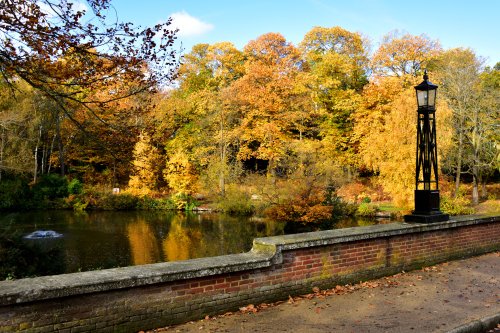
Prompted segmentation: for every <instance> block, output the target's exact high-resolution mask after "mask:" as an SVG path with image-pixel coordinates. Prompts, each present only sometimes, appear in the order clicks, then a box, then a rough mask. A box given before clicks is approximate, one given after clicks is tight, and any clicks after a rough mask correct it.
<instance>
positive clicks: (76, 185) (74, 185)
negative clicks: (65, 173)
mask: <svg viewBox="0 0 500 333" xmlns="http://www.w3.org/2000/svg"><path fill="white" fill-rule="evenodd" d="M82 191H83V184H82V182H80V181H79V180H78V179H76V178H73V179H72V180H71V181H70V182H69V183H68V193H69V194H80V193H82Z"/></svg>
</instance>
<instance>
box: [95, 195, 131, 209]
mask: <svg viewBox="0 0 500 333" xmlns="http://www.w3.org/2000/svg"><path fill="white" fill-rule="evenodd" d="M138 202H139V199H138V198H137V197H135V196H133V195H131V194H127V193H125V194H107V195H105V196H103V197H102V198H101V200H100V202H98V203H97V204H98V207H99V208H101V209H104V210H133V209H136V208H137V204H138Z"/></svg>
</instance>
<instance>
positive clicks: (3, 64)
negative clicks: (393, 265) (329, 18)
mask: <svg viewBox="0 0 500 333" xmlns="http://www.w3.org/2000/svg"><path fill="white" fill-rule="evenodd" d="M88 3H89V4H90V6H91V8H92V10H93V13H82V12H78V11H76V10H74V9H73V8H72V7H71V4H70V3H69V4H68V3H65V2H58V1H49V0H44V1H30V0H8V1H6V4H7V5H6V6H2V8H1V9H0V18H1V22H2V23H1V24H0V30H1V31H0V44H1V52H0V71H1V74H2V78H1V82H0V208H3V209H22V208H36V207H38V208H46V207H58V208H74V209H78V210H85V209H92V208H99V207H100V208H109V209H113V208H115V209H120V208H134V207H139V208H146V209H172V208H175V209H192V208H193V207H195V206H208V207H211V208H214V209H220V210H225V211H227V212H235V213H254V212H256V211H257V212H259V213H263V214H265V215H267V216H269V217H272V218H275V219H279V220H293V221H299V222H303V223H308V222H317V221H323V220H328V219H331V218H332V216H333V215H335V214H340V213H345V214H349V212H350V210H354V211H356V210H358V211H360V210H361V212H363V210H364V211H365V213H366V214H371V213H373V211H374V210H375V209H376V208H377V207H376V205H374V204H373V203H371V202H391V203H392V205H393V206H395V207H398V208H400V209H401V210H403V211H404V210H409V209H411V207H412V206H413V190H414V186H415V184H414V182H415V174H414V173H415V145H416V101H415V90H414V88H413V87H414V86H415V85H416V84H418V83H420V82H421V81H422V74H423V70H424V69H427V70H428V72H429V76H430V80H431V81H432V82H433V83H435V84H438V85H439V88H438V106H437V122H438V125H437V126H438V133H437V135H438V152H439V167H440V172H441V190H442V201H443V205H445V210H447V211H449V212H452V213H464V212H471V211H472V209H473V208H474V206H475V205H477V204H479V203H480V202H481V201H484V200H487V199H490V201H491V200H496V196H495V195H498V192H495V190H496V191H498V187H495V186H494V184H495V183H497V182H498V177H499V168H500V158H499V151H500V145H499V140H500V130H499V119H500V117H499V96H500V95H499V94H500V63H497V65H495V66H494V67H493V68H491V67H487V66H485V60H484V59H482V58H480V57H479V56H477V55H476V54H475V53H474V51H473V50H471V49H468V48H465V47H464V48H456V49H443V48H442V47H441V46H440V43H439V41H437V40H432V39H430V38H429V37H427V36H425V35H418V36H415V35H410V34H406V33H402V32H398V31H393V32H389V33H388V34H387V35H386V36H385V37H384V39H383V40H382V41H381V42H380V43H375V42H373V41H369V40H368V39H367V38H365V37H364V36H363V35H361V34H360V33H357V32H351V31H347V30H345V29H343V28H342V27H338V26H334V25H335V23H334V22H332V27H314V28H312V29H311V30H310V31H309V32H308V33H307V34H306V35H305V36H304V38H303V40H302V41H301V42H300V43H299V44H298V45H294V44H293V43H290V42H289V41H287V40H286V39H285V38H284V37H283V36H282V35H281V34H280V33H277V32H270V33H267V34H264V35H262V36H258V37H256V38H255V39H254V40H251V41H248V43H247V45H246V46H245V47H244V48H243V50H240V49H237V48H236V47H235V46H234V45H233V44H231V43H230V42H220V43H216V44H212V45H209V44H198V45H196V46H194V47H193V48H192V50H191V51H190V52H188V53H186V54H184V55H181V54H179V53H176V52H175V47H176V37H175V33H176V31H171V30H168V25H169V22H167V23H166V24H165V25H164V26H156V27H154V28H151V29H149V28H147V29H142V30H141V29H139V30H134V29H135V28H134V27H133V26H132V25H130V24H127V23H123V24H116V25H115V26H113V28H109V26H108V25H106V23H105V22H106V19H107V17H106V13H108V11H106V10H107V9H108V8H109V6H110V3H109V1H107V0H89V1H88ZM40 4H47V5H50V6H51V8H52V10H53V11H54V12H56V14H57V15H54V14H51V15H49V14H47V13H46V12H44V11H43V10H42V9H43V8H41V7H40ZM26 8H30V10H27V9H26ZM21 13H24V14H23V15H24V17H21V19H19V18H17V19H16V17H18V15H21ZM89 14H93V15H94V16H95V17H96V18H97V22H101V23H102V25H101V26H99V25H98V24H95V23H92V24H90V23H85V24H84V23H80V22H83V20H82V17H84V16H85V15H89ZM54 16H55V17H54ZM85 22H89V21H85ZM90 22H94V21H90ZM88 24H90V25H91V26H88ZM99 29H101V30H99ZM113 29H114V30H113ZM94 32H95V33H94ZM158 35H160V36H163V37H162V38H159V37H158ZM47 36H51V37H50V39H47V38H48V37H47ZM464 184H465V185H466V186H465V187H464ZM488 184H490V185H489V186H487V185H488ZM491 184H493V185H491ZM112 188H120V193H121V194H119V195H114V196H112V195H111V191H112ZM488 190H489V192H488ZM27 198H31V201H30V200H27ZM48 202H50V204H47V203H48ZM54 202H56V203H55V204H54ZM496 202H498V201H496ZM359 204H361V205H360V206H355V207H354V208H353V207H352V205H359Z"/></svg>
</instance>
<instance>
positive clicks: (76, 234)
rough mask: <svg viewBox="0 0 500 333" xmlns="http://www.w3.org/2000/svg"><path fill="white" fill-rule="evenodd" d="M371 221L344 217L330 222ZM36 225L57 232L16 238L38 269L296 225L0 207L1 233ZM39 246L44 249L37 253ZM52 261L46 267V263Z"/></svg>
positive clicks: (176, 251) (159, 257)
mask: <svg viewBox="0 0 500 333" xmlns="http://www.w3.org/2000/svg"><path fill="white" fill-rule="evenodd" d="M374 223H375V222H374V221H366V220H353V219H350V220H342V221H340V222H339V223H337V225H336V227H340V228H342V227H351V226H357V225H360V224H361V225H367V224H374ZM37 230H52V231H55V232H56V233H58V234H61V237H57V238H53V239H48V238H42V239H26V238H22V243H23V245H24V246H28V247H30V248H34V249H35V250H34V252H32V253H35V256H36V255H37V254H39V255H40V257H41V258H39V259H37V260H38V261H40V260H42V261H43V260H46V262H45V263H43V262H42V263H39V264H40V265H41V266H42V267H44V269H45V268H46V270H44V271H45V272H42V273H40V275H42V274H54V273H70V272H78V271H87V270H95V269H104V268H111V267H121V266H130V265H142V264H150V263H157V262H164V261H177V260H185V259H192V258H200V257H210V256H218V255H224V254H231V253H241V252H246V251H249V250H250V249H251V247H252V241H253V239H254V238H256V237H265V236H274V235H282V234H284V233H293V232H297V231H301V230H296V229H294V228H290V226H286V225H285V224H284V223H279V222H274V221H265V220H260V219H255V218H249V217H232V216H228V215H225V214H220V213H206V212H204V213H183V212H163V211H162V212H150V211H134V212H129V211H127V212H107V211H106V212H102V211H99V212H88V213H75V212H72V211H32V212H20V213H0V231H2V232H4V234H8V233H9V232H10V233H16V234H17V235H18V236H20V235H22V236H26V235H28V234H30V233H32V232H34V231H37ZM44 251H46V252H47V253H48V254H47V255H43V253H44ZM4 252H5V251H4ZM10 252H11V255H18V256H19V254H16V253H25V252H26V251H24V252H23V251H17V252H16V251H10ZM0 253H2V252H1V247H0ZM11 259H12V260H14V258H11ZM2 260H4V261H6V260H7V258H0V263H1V261H2ZM53 264H54V265H55V268H54V270H53V271H51V268H50V267H49V266H51V265H53ZM36 275H38V273H37V274H36Z"/></svg>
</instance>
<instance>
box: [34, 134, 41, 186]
mask: <svg viewBox="0 0 500 333" xmlns="http://www.w3.org/2000/svg"><path fill="white" fill-rule="evenodd" d="M41 137H42V125H40V129H39V131H38V138H37V139H36V146H35V156H34V157H35V168H34V170H33V183H36V176H37V174H38V146H40V139H41Z"/></svg>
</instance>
